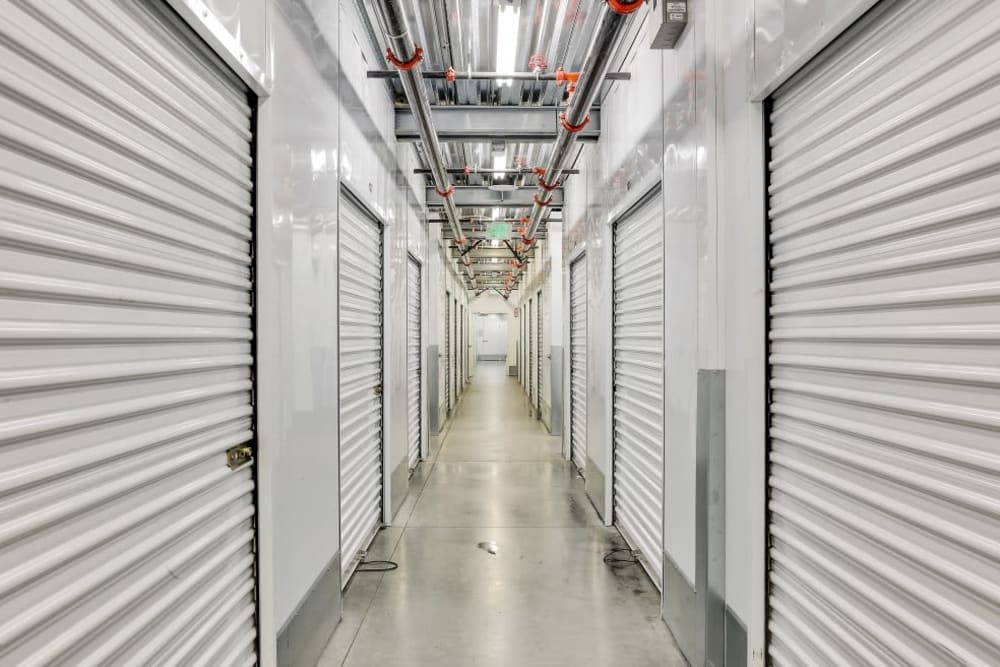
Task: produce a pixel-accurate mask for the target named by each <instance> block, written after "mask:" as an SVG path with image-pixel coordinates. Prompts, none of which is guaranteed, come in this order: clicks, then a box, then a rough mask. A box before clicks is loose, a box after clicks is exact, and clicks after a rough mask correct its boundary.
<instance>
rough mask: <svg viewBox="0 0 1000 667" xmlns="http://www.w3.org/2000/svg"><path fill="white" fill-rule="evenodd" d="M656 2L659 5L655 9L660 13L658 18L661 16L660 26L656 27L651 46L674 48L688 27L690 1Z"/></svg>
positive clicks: (660, 0) (655, 47) (668, 0)
mask: <svg viewBox="0 0 1000 667" xmlns="http://www.w3.org/2000/svg"><path fill="white" fill-rule="evenodd" d="M656 4H657V5H659V6H658V7H657V8H656V10H654V11H658V13H659V16H658V17H656V18H659V20H660V26H659V28H654V29H655V30H656V34H655V35H654V36H653V43H652V44H651V45H650V48H653V49H672V48H674V47H675V46H677V42H678V41H680V38H681V35H683V34H684V28H685V27H687V22H688V3H687V2H671V1H670V0H659V1H658V2H657V3H656ZM654 20H655V19H654Z"/></svg>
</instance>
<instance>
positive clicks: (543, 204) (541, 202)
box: [531, 195, 552, 208]
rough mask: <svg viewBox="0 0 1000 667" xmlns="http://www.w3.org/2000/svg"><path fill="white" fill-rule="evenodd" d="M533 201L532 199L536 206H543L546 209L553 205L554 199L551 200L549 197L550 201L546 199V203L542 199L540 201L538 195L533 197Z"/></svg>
mask: <svg viewBox="0 0 1000 667" xmlns="http://www.w3.org/2000/svg"><path fill="white" fill-rule="evenodd" d="M531 199H532V200H533V201H534V202H535V203H536V204H538V205H539V206H541V207H542V208H545V207H546V206H548V205H549V204H551V203H552V198H551V197H549V198H548V199H546V200H545V201H542V200H541V199H539V198H538V195H533V196H532V197H531Z"/></svg>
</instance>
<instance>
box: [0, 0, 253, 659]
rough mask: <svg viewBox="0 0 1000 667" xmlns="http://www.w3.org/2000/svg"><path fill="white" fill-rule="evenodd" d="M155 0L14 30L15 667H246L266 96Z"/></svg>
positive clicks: (10, 241)
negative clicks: (240, 452) (161, 666)
mask: <svg viewBox="0 0 1000 667" xmlns="http://www.w3.org/2000/svg"><path fill="white" fill-rule="evenodd" d="M152 4H153V3H137V2H132V1H131V0H120V1H116V0H106V1H98V0H93V1H81V2H73V3H71V2H25V3H13V2H4V3H3V9H2V11H0V13H2V15H3V18H2V20H0V36H2V39H0V59H2V62H3V67H2V68H0V405H2V406H3V407H2V409H0V664H5V665H7V664H9V665H19V666H23V665H43V664H44V665H48V664H57V663H58V664H71V665H78V666H82V665H119V664H122V665H139V664H141V665H145V664H153V663H154V662H158V661H160V660H167V659H169V660H171V661H173V662H175V663H177V664H181V663H183V664H191V665H196V664H202V665H219V664H252V663H254V662H255V661H256V649H255V634H256V629H255V628H256V622H255V618H256V607H255V602H254V598H255V581H254V571H255V563H254V540H255V528H254V526H255V513H254V481H253V480H254V475H253V470H252V465H250V464H249V463H247V464H244V465H234V469H230V467H229V466H228V465H227V450H230V449H231V448H235V447H237V446H244V445H246V446H249V445H250V444H251V443H252V441H253V437H254V436H253V430H252V429H253V407H252V400H251V391H252V365H253V357H252V353H253V344H252V337H253V336H252V334H253V332H252V320H251V315H252V310H251V304H252V299H251V292H252V284H251V255H250V243H251V238H252V234H251V231H252V215H253V199H252V173H253V169H252V164H253V161H252V154H251V145H252V125H251V108H250V104H249V102H248V93H247V91H246V90H245V89H244V87H243V86H242V85H241V84H240V83H239V82H238V81H236V80H235V79H234V78H233V77H232V76H230V75H229V74H227V72H226V71H225V69H224V67H223V66H222V65H221V63H219V62H217V61H216V59H215V58H214V57H213V56H212V55H211V54H209V53H208V52H207V50H206V49H205V48H204V47H203V46H202V45H201V44H199V43H197V42H195V41H194V40H193V39H192V38H191V37H190V35H189V33H188V31H187V29H186V26H184V25H183V24H181V23H180V22H179V20H178V19H177V18H176V17H175V16H173V15H170V14H169V13H168V12H167V11H165V10H163V9H162V8H156V7H153V6H152Z"/></svg>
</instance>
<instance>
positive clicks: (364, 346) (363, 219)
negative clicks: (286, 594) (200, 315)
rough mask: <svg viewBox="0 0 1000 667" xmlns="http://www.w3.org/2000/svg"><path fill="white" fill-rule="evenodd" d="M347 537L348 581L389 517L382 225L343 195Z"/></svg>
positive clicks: (344, 570) (344, 567)
mask: <svg viewBox="0 0 1000 667" xmlns="http://www.w3.org/2000/svg"><path fill="white" fill-rule="evenodd" d="M340 201H341V204H340V265H339V266H340V545H341V553H342V557H341V575H342V577H341V583H342V585H343V586H346V585H347V582H348V580H349V578H350V576H351V574H352V573H353V572H354V569H355V568H356V567H357V565H358V562H359V561H360V559H361V557H362V555H363V552H364V551H365V549H367V548H368V545H369V544H370V543H371V541H372V539H373V538H374V537H375V533H376V532H377V531H378V529H379V526H381V525H382V226H381V225H380V224H379V223H378V222H377V221H376V220H374V219H372V217H371V216H370V215H369V214H368V213H367V212H366V211H365V210H364V209H362V208H361V206H359V205H358V204H357V203H356V202H355V201H354V200H353V199H352V197H351V196H350V195H349V194H348V192H347V190H345V189H341V198H340Z"/></svg>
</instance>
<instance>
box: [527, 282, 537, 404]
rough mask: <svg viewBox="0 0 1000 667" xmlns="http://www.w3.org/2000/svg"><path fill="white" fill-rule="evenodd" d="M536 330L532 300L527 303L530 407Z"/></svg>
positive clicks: (534, 367)
mask: <svg viewBox="0 0 1000 667" xmlns="http://www.w3.org/2000/svg"><path fill="white" fill-rule="evenodd" d="M536 332H537V329H536V328H535V300H534V299H532V300H531V301H529V302H528V373H529V375H528V398H529V399H530V400H531V405H532V406H534V405H535V382H536V377H537V375H538V374H537V373H536V372H535V371H536V369H537V366H536V365H535V364H536V361H535V359H536V358H537V356H538V355H537V352H536V350H535V340H536V339H535V334H536Z"/></svg>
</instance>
